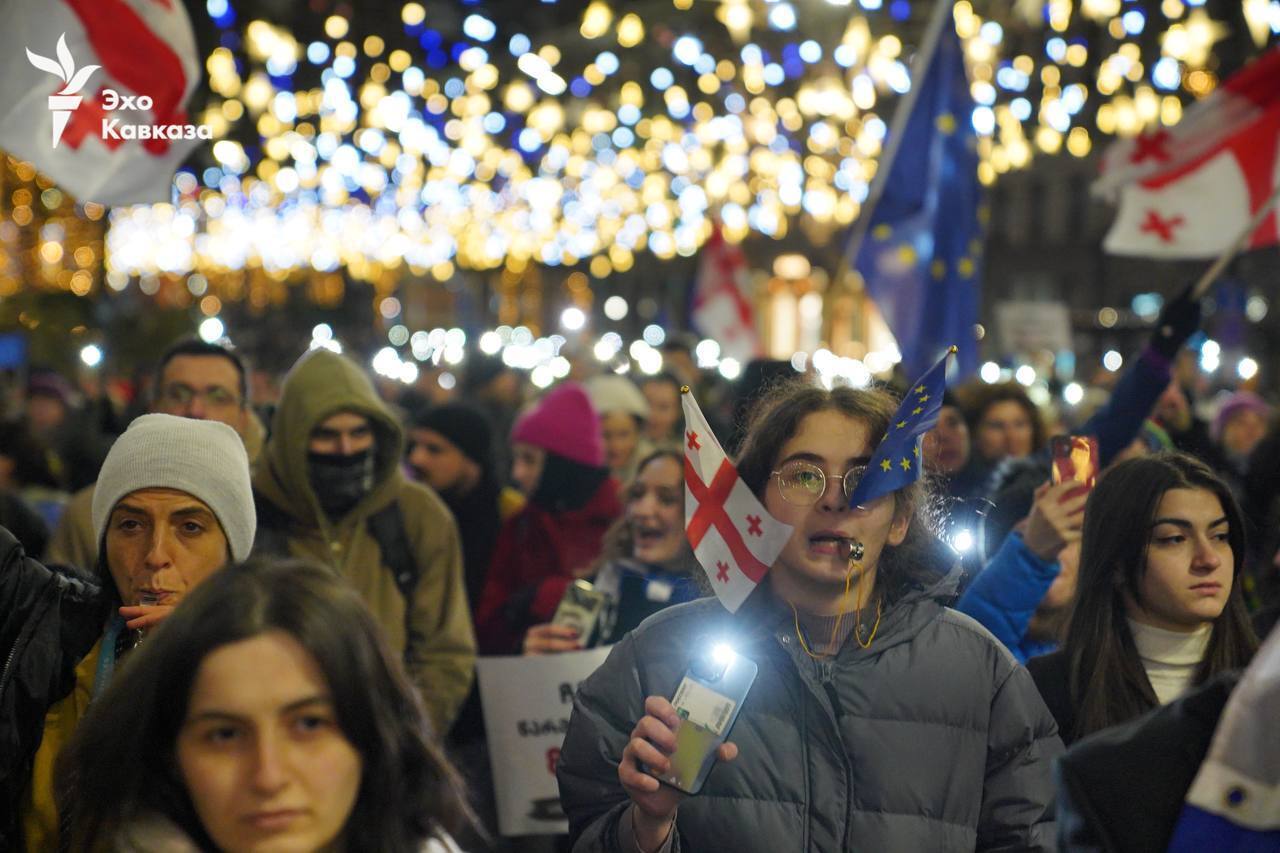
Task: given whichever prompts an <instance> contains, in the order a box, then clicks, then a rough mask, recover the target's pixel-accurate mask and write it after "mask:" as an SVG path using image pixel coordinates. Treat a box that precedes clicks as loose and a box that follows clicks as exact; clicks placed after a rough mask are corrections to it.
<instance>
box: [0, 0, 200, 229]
mask: <svg viewBox="0 0 1280 853" xmlns="http://www.w3.org/2000/svg"><path fill="white" fill-rule="evenodd" d="M202 64H203V63H202V62H201V60H200V59H199V57H198V56H197V53H196V43H195V35H194V34H193V33H192V31H191V21H190V20H189V19H188V18H187V13H186V10H185V9H184V7H183V3H182V0H10V2H9V3H7V4H6V6H5V11H4V26H3V27H0V149H3V150H4V151H6V152H8V153H9V154H12V155H14V156H16V157H19V158H21V159H23V160H26V161H28V162H30V163H32V164H33V165H34V166H35V167H36V168H37V169H39V170H40V171H41V172H43V173H44V174H46V175H48V176H49V177H50V178H52V179H53V180H54V181H56V182H57V183H58V184H59V186H61V187H62V188H63V189H65V190H67V191H68V192H70V193H71V194H73V195H74V196H75V197H76V198H77V199H78V200H79V201H92V202H98V203H101V204H108V205H121V204H138V203H147V202H158V201H169V199H170V197H171V183H172V180H173V173H174V171H175V170H176V169H177V167H178V166H179V165H181V163H182V161H183V160H184V159H185V158H186V156H187V154H188V153H190V151H191V150H192V149H193V148H194V147H195V145H197V144H198V140H189V139H173V138H163V139H160V138H149V139H142V138H120V132H119V126H120V125H130V126H141V125H148V126H151V127H156V126H161V127H165V128H166V131H165V132H166V133H168V132H169V131H168V130H167V128H172V127H178V126H184V125H188V124H192V123H193V122H192V119H191V118H189V117H188V116H187V114H186V112H185V110H184V109H183V105H184V104H185V103H186V102H187V100H188V98H189V97H190V96H191V93H192V92H193V91H195V87H196V84H197V83H198V82H199V80H200V67H201V65H202ZM108 89H110V90H111V91H112V92H115V93H117V94H118V96H119V97H120V98H121V99H124V98H127V99H129V100H128V102H127V105H128V106H130V107H133V108H132V109H109V107H111V106H113V105H116V106H123V105H125V104H126V102H124V101H119V102H116V101H115V100H114V96H111V95H107V94H105V90H108ZM143 97H145V98H147V99H149V103H150V108H149V109H139V108H137V101H138V100H139V99H141V98H143ZM104 122H107V123H111V122H116V124H114V125H112V131H111V132H110V133H109V134H107V135H104V131H103V123H104ZM133 133H134V135H137V132H136V131H134V132H133Z"/></svg>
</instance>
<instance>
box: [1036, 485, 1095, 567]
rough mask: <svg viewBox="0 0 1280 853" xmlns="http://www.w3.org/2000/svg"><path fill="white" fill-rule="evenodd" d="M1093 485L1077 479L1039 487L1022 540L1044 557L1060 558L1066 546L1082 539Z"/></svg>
mask: <svg viewBox="0 0 1280 853" xmlns="http://www.w3.org/2000/svg"><path fill="white" fill-rule="evenodd" d="M1088 499H1089V487H1088V486H1086V485H1083V484H1081V483H1077V482H1076V481H1075V480H1066V481H1064V482H1061V483H1056V484H1054V485H1050V484H1049V483H1045V484H1043V485H1042V486H1040V488H1038V489H1036V495H1035V502H1034V503H1032V505H1031V514H1030V515H1028V516H1027V525H1026V529H1025V530H1024V531H1023V533H1022V540H1023V542H1025V543H1026V545H1027V548H1028V549H1029V550H1030V551H1031V553H1033V554H1035V555H1036V556H1037V557H1039V558H1040V559H1042V560H1056V559H1058V554H1060V553H1061V552H1062V549H1063V548H1065V547H1067V545H1069V544H1071V543H1072V542H1076V541H1078V540H1079V539H1080V535H1081V531H1082V529H1083V527H1084V506H1085V503H1086V502H1087V501H1088Z"/></svg>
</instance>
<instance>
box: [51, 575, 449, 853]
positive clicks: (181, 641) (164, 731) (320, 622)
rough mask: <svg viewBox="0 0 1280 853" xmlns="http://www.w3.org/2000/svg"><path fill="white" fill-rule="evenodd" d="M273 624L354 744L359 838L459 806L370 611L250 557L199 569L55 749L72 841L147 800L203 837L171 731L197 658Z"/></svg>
mask: <svg viewBox="0 0 1280 853" xmlns="http://www.w3.org/2000/svg"><path fill="white" fill-rule="evenodd" d="M268 631H283V632H285V633H287V634H288V635H290V636H291V637H292V638H293V639H295V640H296V641H297V642H298V643H299V644H300V645H301V646H302V647H303V648H304V649H306V650H307V652H308V653H309V654H310V655H311V656H312V657H313V658H314V659H315V661H316V663H317V664H318V665H319V668H320V670H321V672H323V673H324V676H325V679H326V681H327V682H328V686H329V690H330V691H331V692H332V695H333V706H334V711H335V714H336V716H337V721H338V726H339V728H341V730H342V732H343V734H344V735H345V736H346V738H347V739H348V740H349V741H350V742H351V744H352V746H354V747H355V749H356V750H357V751H358V752H359V753H360V756H361V759H362V763H363V771H362V777H361V780H360V792H359V794H358V796H357V798H356V802H355V805H354V807H353V809H352V812H351V814H350V816H349V817H348V819H347V823H346V827H345V830H344V833H345V835H346V836H347V837H348V838H354V839H358V840H359V842H358V843H359V846H360V849H362V850H369V851H378V853H410V851H418V850H420V849H421V847H422V845H423V843H424V842H425V841H426V839H428V838H431V837H433V836H435V835H437V834H438V833H439V832H440V830H441V829H444V830H446V831H451V830H454V829H456V828H457V827H458V825H459V824H460V823H462V822H465V821H468V820H471V814H470V811H469V809H468V807H467V805H466V797H465V789H464V787H463V785H462V782H461V780H460V777H459V776H458V774H457V772H456V771H455V770H454V769H453V768H452V767H451V766H450V765H449V763H448V762H447V761H446V760H445V759H444V757H443V756H442V755H441V754H440V752H439V751H438V749H437V748H436V747H435V746H434V745H433V742H432V735H431V725H430V722H429V721H428V718H427V716H426V712H425V710H424V708H423V705H422V702H421V699H420V698H419V696H418V695H417V693H416V691H415V690H414V688H413V687H412V686H410V683H409V681H408V679H407V677H406V676H405V673H404V670H403V668H402V666H401V664H400V661H399V660H398V659H397V658H396V656H395V655H394V654H392V653H391V651H390V649H389V648H388V647H387V645H386V642H385V640H384V639H383V637H382V632H381V631H380V630H379V628H378V625H377V623H376V622H375V620H374V618H373V615H372V614H371V613H370V612H369V610H368V608H367V607H365V605H364V603H363V601H362V600H361V599H360V597H359V595H358V594H357V593H356V592H355V591H354V590H351V589H350V588H349V587H348V586H347V585H346V584H345V583H343V581H342V579H341V578H339V577H338V576H337V575H335V574H334V573H333V572H331V571H329V570H326V569H324V568H322V567H319V566H316V565H313V564H309V563H306V562H303V561H300V560H283V561H266V560H250V561H249V562H246V563H243V564H240V565H236V566H232V567H229V568H226V569H223V570H222V571H219V572H216V573H215V574H213V575H212V576H211V577H210V578H209V579H208V580H206V581H205V582H204V583H202V584H201V585H200V586H199V587H198V588H197V589H196V590H195V591H194V592H192V593H191V595H190V596H188V597H187V598H186V599H185V600H184V601H183V603H182V606H181V607H180V608H178V609H177V610H175V611H174V613H173V615H172V616H171V617H170V618H169V619H168V620H166V621H165V622H164V624H163V625H162V626H160V628H158V629H157V630H156V631H155V634H154V636H152V637H149V638H148V640H147V642H146V643H144V644H143V645H142V646H140V647H139V649H138V650H137V651H136V652H133V653H132V655H131V656H134V657H135V659H134V660H131V661H129V662H128V665H127V666H125V667H123V669H122V670H121V671H120V672H119V673H118V674H117V676H116V677H115V678H114V679H113V680H112V682H111V685H110V686H109V687H108V689H107V690H106V692H105V693H104V694H103V695H102V696H101V697H99V698H98V700H97V701H95V702H94V703H93V706H92V708H91V709H90V711H89V714H88V715H87V716H86V717H85V719H84V720H83V721H82V722H81V723H80V725H79V726H78V727H77V729H76V732H75V735H74V737H73V738H72V740H71V742H70V743H69V744H68V745H67V747H66V748H65V749H64V750H63V751H62V754H61V755H60V756H59V759H58V773H57V779H58V781H57V790H56V797H57V802H58V811H59V813H60V814H61V815H63V818H64V820H63V827H64V833H65V834H64V840H65V841H67V842H69V843H70V846H71V849H77V850H90V849H98V848H99V846H100V845H104V844H106V845H109V844H110V843H111V841H112V839H113V838H114V837H115V835H116V833H118V832H119V830H120V829H121V828H122V827H124V826H126V825H128V824H129V823H130V822H131V821H134V820H138V819H140V818H142V817H145V816H146V815H148V814H155V813H158V814H159V815H161V816H163V817H165V818H167V819H168V820H170V821H172V822H173V823H174V824H175V825H177V826H178V827H179V828H180V829H182V830H183V831H184V832H186V833H187V834H188V836H189V837H190V838H191V839H193V840H194V841H195V842H196V843H197V844H198V845H199V846H200V847H201V849H203V850H214V849H216V848H215V847H214V845H213V842H212V841H211V839H210V838H209V836H208V833H207V832H205V830H204V828H203V826H202V825H201V823H200V820H199V818H198V817H197V815H196V812H195V808H194V806H193V805H192V802H191V799H190V797H189V795H188V793H187V790H186V788H185V786H184V785H183V782H182V779H181V777H180V774H179V771H178V768H177V760H176V758H175V753H176V740H177V736H178V732H179V730H180V728H181V726H182V724H183V720H184V719H185V717H186V714H187V703H188V701H189V698H190V693H191V689H192V686H193V683H194V681H195V677H196V674H197V672H198V671H199V669H200V665H201V662H202V661H203V660H204V659H205V657H206V656H207V655H208V654H209V653H210V652H212V651H214V650H215V649H217V648H219V647H221V646H225V645H228V644H230V643H236V642H240V641H242V640H247V639H250V638H253V637H256V636H259V635H261V634H263V633H266V632H268Z"/></svg>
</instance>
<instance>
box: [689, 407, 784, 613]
mask: <svg viewBox="0 0 1280 853" xmlns="http://www.w3.org/2000/svg"><path fill="white" fill-rule="evenodd" d="M681 392H682V393H681V395H680V402H681V405H682V406H683V408H684V425H685V430H684V486H685V489H684V529H685V536H686V537H688V539H689V545H690V547H692V548H693V553H694V555H695V556H696V557H697V558H698V563H699V564H700V565H701V566H702V569H703V571H705V572H706V573H707V577H708V578H709V579H710V580H711V586H712V588H713V589H714V590H715V591H716V595H717V596H718V597H719V598H720V602H721V603H722V604H723V605H724V606H725V608H726V609H728V611H729V612H730V613H735V612H737V610H738V608H739V607H740V606H741V605H742V602H743V601H745V600H746V598H747V596H748V595H750V594H751V591H752V590H753V589H755V588H756V584H758V583H760V581H761V580H762V579H763V578H764V576H765V574H766V573H767V572H768V571H769V567H770V566H771V565H773V561H774V560H775V559H777V557H778V554H779V553H781V551H782V548H783V546H784V545H786V544H787V540H788V539H790V538H791V532H792V530H793V529H794V528H792V527H791V525H789V524H783V523H782V522H781V521H778V520H777V519H776V518H774V517H773V516H772V515H770V514H769V511H768V510H766V509H765V508H764V506H763V505H762V504H761V503H760V501H759V499H757V498H756V496H755V495H754V494H753V493H752V492H751V489H749V488H747V485H746V483H744V482H742V479H741V478H740V477H739V476H738V469H737V468H735V467H734V466H733V463H732V462H730V461H729V457H728V456H726V455H725V452H724V450H723V449H722V448H721V447H720V442H719V441H717V440H716V437H715V435H714V434H712V432H711V427H710V426H708V425H707V420H706V418H704V417H703V415H702V410H701V409H700V408H698V401H697V400H695V399H693V394H691V393H689V389H688V387H687V386H686V387H685V388H682V389H681Z"/></svg>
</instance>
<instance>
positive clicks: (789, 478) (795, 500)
mask: <svg viewBox="0 0 1280 853" xmlns="http://www.w3.org/2000/svg"><path fill="white" fill-rule="evenodd" d="M865 473H867V466H866V465H854V466H853V467H852V468H850V469H849V470H848V471H845V472H844V474H843V475H842V476H840V477H839V480H840V482H841V484H842V487H843V488H842V491H843V492H844V499H845V500H848V499H849V497H850V496H851V495H852V494H853V490H854V489H856V488H857V487H858V481H859V480H861V479H862V475H863V474H865ZM770 476H772V477H776V478H777V480H778V494H780V495H782V499H783V500H784V501H786V502H787V503H789V504H796V505H797V506H813V505H814V504H816V503H817V502H818V501H820V500H822V496H823V495H824V494H826V492H827V474H826V472H825V471H823V470H822V469H821V468H819V467H818V466H817V465H815V464H813V463H812V462H805V461H803V460H799V459H794V460H792V461H790V462H788V463H787V464H785V465H783V466H782V467H781V468H779V469H778V470H777V471H773V472H771V474H770Z"/></svg>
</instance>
